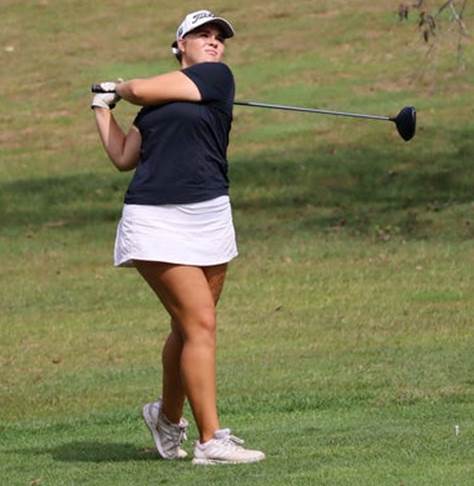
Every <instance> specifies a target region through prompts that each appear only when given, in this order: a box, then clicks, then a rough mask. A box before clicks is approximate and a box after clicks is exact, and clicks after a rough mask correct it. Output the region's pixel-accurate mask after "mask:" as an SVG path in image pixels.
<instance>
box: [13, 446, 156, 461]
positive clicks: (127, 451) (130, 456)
mask: <svg viewBox="0 0 474 486" xmlns="http://www.w3.org/2000/svg"><path fill="white" fill-rule="evenodd" d="M14 452H15V453H19V454H21V455H25V456H29V455H44V454H50V455H51V456H52V458H53V459H54V460H55V461H61V462H96V463H100V462H128V461H153V460H158V461H160V460H161V459H160V457H159V456H158V454H157V453H156V451H155V450H153V449H143V448H138V447H136V446H135V445H133V444H121V443H106V442H92V441H83V442H81V441H75V442H70V443H67V444H62V445H60V446H58V447H53V448H45V449H40V448H32V449H20V450H15V451H14Z"/></svg>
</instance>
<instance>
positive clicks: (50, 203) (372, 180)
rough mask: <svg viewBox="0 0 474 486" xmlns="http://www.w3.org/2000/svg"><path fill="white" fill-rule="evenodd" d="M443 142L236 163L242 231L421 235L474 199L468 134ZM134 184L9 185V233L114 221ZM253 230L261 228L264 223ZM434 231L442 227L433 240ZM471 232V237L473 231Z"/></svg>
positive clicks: (105, 179)
mask: <svg viewBox="0 0 474 486" xmlns="http://www.w3.org/2000/svg"><path fill="white" fill-rule="evenodd" d="M426 136H429V137H430V138H432V139H434V138H436V134H425V137H426ZM444 136H445V137H446V138H447V139H448V140H446V143H444V144H440V145H436V146H433V147H426V146H423V145H422V143H421V142H420V143H418V145H417V143H416V141H414V142H413V143H412V144H411V145H410V146H404V145H400V146H390V145H389V144H385V145H384V144H383V143H379V144H378V145H377V146H375V147H369V146H361V145H357V146H354V147H346V146H342V147H341V146H332V147H331V146H329V145H328V146H319V147H317V151H316V152H315V153H309V152H308V150H306V149H305V150H301V151H300V152H295V151H293V152H292V153H291V154H289V153H284V154H281V153H277V154H271V153H270V152H267V153H263V154H262V155H261V156H259V157H258V158H257V159H255V160H250V159H245V158H241V159H237V160H233V161H232V163H231V171H230V174H231V180H232V198H233V204H234V208H235V209H236V210H238V211H241V212H242V213H243V214H244V218H241V219H242V221H241V222H239V223H240V226H241V229H242V230H243V231H245V230H246V224H247V223H246V221H245V219H252V218H253V216H254V215H255V214H256V212H259V211H261V216H262V218H263V219H262V221H273V223H281V222H282V221H285V220H291V219H293V220H298V221H299V222H300V224H299V226H298V227H297V228H296V227H295V228H293V230H300V229H301V230H303V229H305V230H308V229H309V230H310V231H314V232H318V231H325V230H327V229H328V228H331V227H333V226H334V225H339V224H341V225H344V226H346V227H351V226H352V227H353V228H354V229H355V230H356V232H357V233H361V234H366V233H370V232H371V230H372V229H373V228H374V226H377V225H383V226H388V225H392V226H396V228H397V232H398V234H401V235H405V236H410V235H413V236H417V235H416V230H417V228H418V227H420V226H421V223H420V218H419V216H420V215H422V216H423V218H424V219H425V221H426V220H429V219H430V215H431V214H435V213H436V214H437V215H439V214H440V213H443V212H447V210H450V209H452V208H455V209H456V208H458V207H462V206H466V204H471V203H472V202H473V201H474V196H473V191H472V188H473V187H474V170H473V166H472V158H473V156H474V143H473V142H472V141H471V138H470V137H468V136H467V134H466V133H464V132H462V131H459V130H458V131H455V130H453V131H451V132H448V133H446V132H444ZM448 142H449V143H448ZM446 146H448V147H449V148H448V149H446ZM315 150H316V149H315ZM130 178H131V174H130V175H127V176H125V177H124V175H123V174H118V173H117V174H94V173H91V174H77V175H74V174H73V175H66V176H64V177H45V178H42V179H23V180H18V181H14V182H9V183H3V184H0V221H1V226H0V228H3V229H13V230H15V229H20V228H22V227H25V226H27V227H36V226H41V225H46V226H51V227H55V228H56V227H57V228H59V229H62V228H65V229H68V228H70V227H72V226H74V227H77V226H83V225H92V224H97V223H107V222H115V221H117V220H118V217H119V215H120V210H121V205H122V201H123V195H124V192H125V190H126V187H127V184H128V181H129V180H130ZM471 209H472V208H471ZM468 212H469V211H468V210H467V209H466V208H465V207H464V209H461V213H463V214H468ZM245 214H247V215H250V216H251V218H245ZM447 217H452V216H447ZM254 222H255V224H257V225H259V224H260V221H259V218H258V217H256V218H254ZM468 223H469V224H470V222H467V223H466V224H468ZM252 224H253V223H252V222H250V223H249V228H247V229H249V233H251V232H252V231H254V229H253V228H252ZM242 225H243V227H242ZM472 226H473V227H474V224H473V225H472ZM425 229H426V228H425ZM429 231H432V232H433V233H434V232H435V231H436V228H435V229H429V230H427V232H426V234H427V235H429ZM462 231H464V230H462ZM462 231H461V233H462ZM464 233H465V236H468V237H470V236H472V234H471V233H472V231H471V230H470V231H464ZM464 233H463V235H464ZM419 235H423V231H420V232H419ZM419 235H418V236H419Z"/></svg>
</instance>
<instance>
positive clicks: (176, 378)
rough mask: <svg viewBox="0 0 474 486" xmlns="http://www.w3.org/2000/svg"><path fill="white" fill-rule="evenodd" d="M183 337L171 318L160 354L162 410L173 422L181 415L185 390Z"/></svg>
mask: <svg viewBox="0 0 474 486" xmlns="http://www.w3.org/2000/svg"><path fill="white" fill-rule="evenodd" d="M182 350H183V339H182V338H181V333H180V332H179V331H178V330H177V328H176V324H175V323H174V322H173V320H171V333H170V334H169V336H168V338H167V339H166V343H165V345H164V347H163V353H162V356H161V362H162V364H163V384H162V387H163V391H162V394H161V398H162V411H163V413H164V414H165V417H166V418H167V419H168V420H169V421H170V422H173V423H175V424H177V423H179V421H180V419H181V417H182V416H183V406H184V400H185V398H186V397H185V391H184V386H183V382H182V380H181V365H180V361H181V352H182Z"/></svg>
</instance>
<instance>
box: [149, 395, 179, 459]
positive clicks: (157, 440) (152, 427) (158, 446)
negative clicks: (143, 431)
mask: <svg viewBox="0 0 474 486" xmlns="http://www.w3.org/2000/svg"><path fill="white" fill-rule="evenodd" d="M149 408H150V405H149V404H147V405H144V407H143V410H142V416H143V420H144V421H145V424H146V426H147V427H148V430H149V431H150V433H151V436H152V438H153V441H154V442H155V446H156V449H157V451H158V454H159V455H160V457H161V458H163V459H166V460H168V461H170V460H173V459H184V458H185V457H186V456H183V457H176V456H173V457H169V456H167V455H166V454H165V452H164V451H163V446H162V445H161V441H160V434H158V431H157V430H156V428H155V423H154V422H153V419H152V418H151V415H150V412H149V411H148V409H149ZM186 455H187V454H186Z"/></svg>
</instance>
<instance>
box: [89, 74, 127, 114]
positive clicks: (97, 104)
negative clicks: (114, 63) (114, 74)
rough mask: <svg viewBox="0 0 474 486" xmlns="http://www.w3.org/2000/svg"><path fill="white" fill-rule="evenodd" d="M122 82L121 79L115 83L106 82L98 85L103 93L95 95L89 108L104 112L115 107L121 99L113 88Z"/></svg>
mask: <svg viewBox="0 0 474 486" xmlns="http://www.w3.org/2000/svg"><path fill="white" fill-rule="evenodd" d="M121 82H123V79H120V78H119V80H118V82H117V83H114V82H113V81H107V82H105V83H100V87H101V88H102V89H103V90H104V92H103V93H97V94H96V95H94V98H93V99H92V103H91V108H92V109H94V108H105V109H106V110H112V109H114V108H115V105H116V104H117V103H118V102H119V101H120V100H121V99H122V98H121V97H120V96H119V95H118V94H117V93H116V92H115V88H116V87H117V84H119V83H121Z"/></svg>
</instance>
